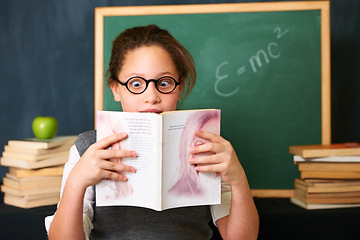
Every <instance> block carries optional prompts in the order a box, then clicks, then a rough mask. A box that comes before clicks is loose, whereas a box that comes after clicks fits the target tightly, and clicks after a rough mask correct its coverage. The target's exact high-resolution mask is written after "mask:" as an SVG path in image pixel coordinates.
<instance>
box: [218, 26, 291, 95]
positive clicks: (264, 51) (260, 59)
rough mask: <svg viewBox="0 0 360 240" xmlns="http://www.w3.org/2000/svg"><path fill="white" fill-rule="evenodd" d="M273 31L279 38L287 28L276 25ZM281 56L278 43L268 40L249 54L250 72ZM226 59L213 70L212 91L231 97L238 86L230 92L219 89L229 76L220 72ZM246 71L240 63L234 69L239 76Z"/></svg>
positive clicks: (286, 31) (255, 71) (256, 70)
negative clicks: (214, 79) (239, 65)
mask: <svg viewBox="0 0 360 240" xmlns="http://www.w3.org/2000/svg"><path fill="white" fill-rule="evenodd" d="M274 33H275V34H276V39H281V38H282V37H284V36H285V35H286V34H288V33H289V29H285V30H282V29H281V28H280V27H276V28H275V29H274ZM280 57H281V52H280V50H279V44H278V43H277V42H275V41H270V42H269V43H268V44H267V45H266V47H265V48H259V50H258V51H256V53H255V54H253V55H251V56H250V57H249V59H248V63H249V65H250V67H251V70H252V72H253V73H254V74H255V73H257V72H258V70H259V69H261V68H262V67H263V66H265V65H267V64H269V63H270V62H271V60H275V59H279V58H280ZM228 64H229V62H228V61H223V62H222V63H220V64H219V65H218V67H217V68H216V71H215V78H216V81H215V84H214V91H215V92H216V94H218V95H219V96H221V97H231V96H233V95H234V94H236V93H237V92H238V91H239V86H237V87H236V88H235V89H234V90H233V91H231V92H226V93H225V92H222V91H220V90H219V84H221V83H222V81H225V80H226V79H228V78H229V75H228V74H221V72H222V71H221V70H222V68H223V67H224V66H225V65H228ZM246 71H247V68H246V65H242V66H241V67H239V68H238V69H237V70H236V73H237V76H238V77H240V76H241V75H243V74H245V73H246Z"/></svg>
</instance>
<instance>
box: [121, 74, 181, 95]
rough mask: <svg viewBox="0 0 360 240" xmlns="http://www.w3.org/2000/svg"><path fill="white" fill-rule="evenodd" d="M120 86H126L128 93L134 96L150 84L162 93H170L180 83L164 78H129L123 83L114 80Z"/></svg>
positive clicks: (168, 77) (167, 77) (171, 78)
mask: <svg viewBox="0 0 360 240" xmlns="http://www.w3.org/2000/svg"><path fill="white" fill-rule="evenodd" d="M115 80H116V81H118V82H119V83H120V84H121V85H123V86H126V88H127V90H129V92H131V93H134V94H141V93H143V92H145V90H146V89H147V87H148V85H149V83H150V82H154V83H155V86H156V89H157V90H158V91H159V92H161V93H163V94H167V93H171V92H173V91H174V90H175V88H176V87H177V86H178V85H180V81H176V80H175V79H174V78H173V77H170V76H164V77H161V78H159V79H145V78H142V77H137V76H135V77H131V78H129V79H128V80H127V81H126V82H125V83H122V82H120V81H119V79H117V78H115Z"/></svg>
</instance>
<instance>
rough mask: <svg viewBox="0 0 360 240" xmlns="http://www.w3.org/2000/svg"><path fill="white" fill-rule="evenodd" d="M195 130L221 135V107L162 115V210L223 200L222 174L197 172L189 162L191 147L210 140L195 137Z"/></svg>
mask: <svg viewBox="0 0 360 240" xmlns="http://www.w3.org/2000/svg"><path fill="white" fill-rule="evenodd" d="M195 130H206V131H210V132H213V133H216V134H220V110H206V111H205V110H204V111H178V112H171V113H169V114H164V115H163V209H167V208H174V207H181V206H193V205H213V204H219V203H220V199H221V177H220V176H218V175H217V174H216V173H204V172H197V171H196V170H195V166H194V165H191V164H189V162H188V159H189V158H190V157H191V156H190V152H189V149H190V147H192V146H196V145H201V144H204V143H206V142H207V141H206V140H205V139H199V138H198V137H196V136H195V134H194V132H195ZM204 154H205V155H207V154H213V153H204Z"/></svg>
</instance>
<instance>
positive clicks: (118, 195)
mask: <svg viewBox="0 0 360 240" xmlns="http://www.w3.org/2000/svg"><path fill="white" fill-rule="evenodd" d="M202 129H203V130H205V129H206V130H207V131H210V132H213V133H216V134H220V110H216V109H207V110H190V111H173V112H166V113H162V114H154V113H130V112H111V111H99V112H98V113H97V140H100V139H102V138H104V137H106V136H109V135H111V134H115V133H120V132H126V133H127V134H128V137H127V139H125V140H123V141H121V142H120V143H116V144H113V145H112V146H110V147H111V148H116V149H127V150H134V151H136V152H137V153H138V157H137V158H128V159H126V158H123V159H111V161H118V162H123V163H124V164H127V165H130V166H134V167H135V168H136V169H137V171H136V173H126V176H127V178H128V181H127V182H119V181H107V180H103V181H101V182H100V183H98V184H97V185H96V204H97V205H98V206H110V205H125V206H139V207H145V208H151V209H154V210H157V211H161V210H164V209H168V208H174V207H182V206H194V205H212V204H219V203H220V194H221V177H220V176H218V175H217V174H216V173H201V172H197V171H196V170H195V166H193V165H190V164H189V163H188V159H189V157H190V153H189V149H190V147H191V146H196V145H201V144H204V143H205V142H206V140H205V139H199V138H197V137H196V136H195V134H194V132H195V130H202ZM209 154H211V153H209Z"/></svg>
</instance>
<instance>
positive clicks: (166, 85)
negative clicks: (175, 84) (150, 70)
mask: <svg viewBox="0 0 360 240" xmlns="http://www.w3.org/2000/svg"><path fill="white" fill-rule="evenodd" d="M170 84H171V83H170V82H169V80H165V79H164V80H161V81H160V82H159V87H163V88H165V87H168V86H169V85H170Z"/></svg>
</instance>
